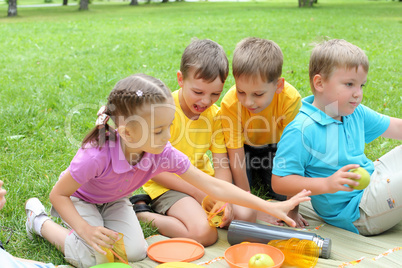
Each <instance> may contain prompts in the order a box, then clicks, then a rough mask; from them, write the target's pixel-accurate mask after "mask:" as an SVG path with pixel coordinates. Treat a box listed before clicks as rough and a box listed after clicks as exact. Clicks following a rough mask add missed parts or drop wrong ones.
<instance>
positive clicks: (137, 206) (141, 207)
mask: <svg viewBox="0 0 402 268" xmlns="http://www.w3.org/2000/svg"><path fill="white" fill-rule="evenodd" d="M133 209H134V211H135V213H141V212H153V211H152V209H151V207H150V206H148V205H147V204H135V205H134V206H133Z"/></svg>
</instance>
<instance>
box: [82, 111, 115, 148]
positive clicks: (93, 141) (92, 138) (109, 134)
mask: <svg viewBox="0 0 402 268" xmlns="http://www.w3.org/2000/svg"><path fill="white" fill-rule="evenodd" d="M109 119H110V113H109V112H108V108H107V106H102V107H101V108H100V109H99V111H98V118H97V119H96V127H94V128H93V129H92V130H91V131H90V132H89V133H88V134H87V135H86V136H85V138H84V140H83V141H82V145H81V146H82V148H84V147H85V145H86V144H87V143H89V144H90V145H92V146H95V147H102V146H103V145H104V144H105V142H106V140H115V131H114V129H113V128H112V127H111V126H110V125H109V124H108V123H107V122H108V120H109Z"/></svg>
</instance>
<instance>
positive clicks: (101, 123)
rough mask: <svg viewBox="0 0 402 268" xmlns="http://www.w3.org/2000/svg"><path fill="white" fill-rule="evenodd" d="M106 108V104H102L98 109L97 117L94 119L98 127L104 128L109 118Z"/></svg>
mask: <svg viewBox="0 0 402 268" xmlns="http://www.w3.org/2000/svg"><path fill="white" fill-rule="evenodd" d="M106 110H107V108H106V106H102V107H101V108H100V109H99V111H98V118H97V119H96V126H97V127H98V129H102V128H104V127H105V125H106V124H107V121H108V120H109V118H110V116H108V115H107V114H106Z"/></svg>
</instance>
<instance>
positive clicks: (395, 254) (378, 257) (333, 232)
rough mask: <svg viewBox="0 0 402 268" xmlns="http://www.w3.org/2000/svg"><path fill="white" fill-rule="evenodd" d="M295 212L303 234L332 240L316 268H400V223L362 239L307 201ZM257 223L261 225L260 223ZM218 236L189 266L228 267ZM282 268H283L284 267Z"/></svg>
mask: <svg viewBox="0 0 402 268" xmlns="http://www.w3.org/2000/svg"><path fill="white" fill-rule="evenodd" d="M299 211H300V213H301V214H302V215H303V216H304V218H305V219H307V220H308V221H309V223H310V226H309V227H308V229H303V231H306V232H314V233H316V234H318V235H320V236H321V237H323V238H330V239H331V240H332V250H331V257H330V258H329V259H323V258H319V260H318V263H317V266H316V267H318V268H320V267H384V268H385V267H386V268H390V267H391V268H392V267H402V222H400V223H399V224H398V225H396V226H395V227H393V228H392V229H390V230H388V231H387V232H385V233H383V234H381V235H377V236H370V237H365V236H362V235H358V234H355V233H352V232H349V231H346V230H343V229H340V228H337V227H334V226H332V225H329V224H326V223H324V222H323V221H322V220H321V219H320V218H319V217H318V216H317V215H316V214H315V212H314V210H313V208H312V207H311V203H310V202H305V203H303V204H302V205H301V206H300V210H299ZM258 223H263V224H264V222H261V221H259V222H258ZM265 224H267V223H265ZM218 235H219V239H218V241H217V242H216V243H215V244H214V245H212V246H209V247H206V248H205V254H204V256H203V257H202V258H200V259H198V260H195V261H193V262H192V263H195V264H198V265H201V266H204V267H210V268H215V267H216V268H229V265H228V264H227V263H226V261H225V259H224V252H225V250H226V249H227V248H228V247H230V244H229V243H228V241H227V230H223V229H219V230H218ZM165 239H169V238H167V237H165V236H162V235H155V236H151V237H149V238H147V241H148V244H149V245H151V244H152V243H155V242H157V241H161V240H165ZM130 265H131V266H132V267H135V268H140V267H156V266H158V265H159V263H157V262H154V261H152V260H151V259H149V258H146V259H144V260H143V261H140V262H134V263H130ZM282 267H284V268H286V266H285V265H283V266H282Z"/></svg>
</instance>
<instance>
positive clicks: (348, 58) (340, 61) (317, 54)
mask: <svg viewBox="0 0 402 268" xmlns="http://www.w3.org/2000/svg"><path fill="white" fill-rule="evenodd" d="M360 65H361V66H362V67H363V69H364V70H365V71H366V72H368V70H369V61H368V58H367V55H366V54H365V53H364V51H363V50H362V49H361V48H359V47H358V46H355V45H353V44H351V43H349V42H347V41H345V40H342V39H332V40H328V41H324V42H322V43H320V44H318V45H316V46H315V47H314V49H313V51H312V52H311V56H310V64H309V77H310V87H311V91H312V92H313V94H314V93H315V88H314V81H313V79H314V76H315V75H316V74H320V75H321V76H322V77H323V78H324V79H328V78H329V77H330V76H331V75H332V73H333V72H334V70H335V69H336V68H339V67H343V68H347V69H351V68H356V70H357V68H359V66H360Z"/></svg>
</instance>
